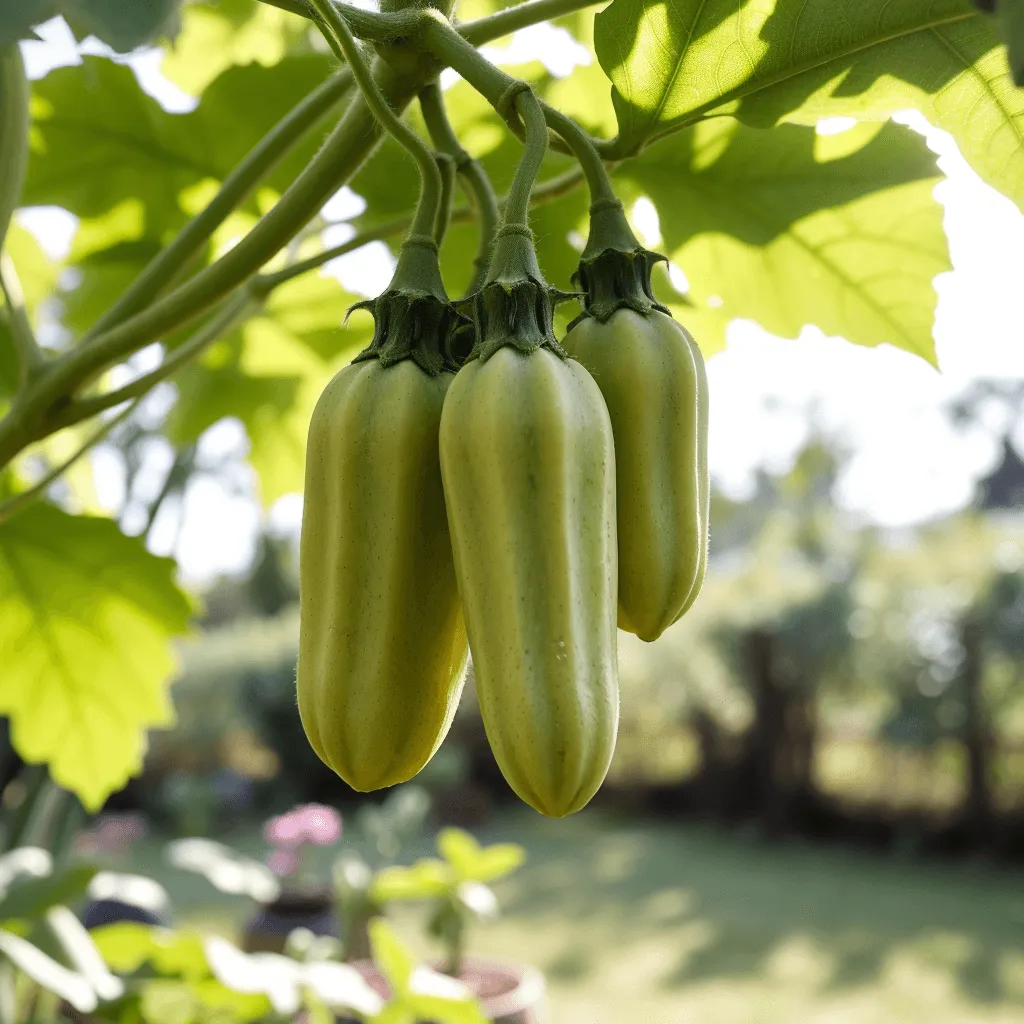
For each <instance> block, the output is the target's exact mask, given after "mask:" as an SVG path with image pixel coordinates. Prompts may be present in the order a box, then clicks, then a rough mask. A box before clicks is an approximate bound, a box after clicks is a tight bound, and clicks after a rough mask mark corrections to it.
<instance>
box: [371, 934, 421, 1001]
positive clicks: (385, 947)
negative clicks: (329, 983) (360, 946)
mask: <svg viewBox="0 0 1024 1024" xmlns="http://www.w3.org/2000/svg"><path fill="white" fill-rule="evenodd" d="M369 930H370V946H371V948H372V949H373V962H374V963H375V964H376V965H377V966H378V967H379V968H380V970H381V973H382V974H383V975H384V977H385V978H387V980H388V984H389V985H390V986H391V990H392V991H393V992H394V993H395V994H396V995H398V996H399V997H401V996H403V995H404V994H405V992H406V991H407V990H408V987H409V981H410V979H411V978H412V973H413V971H414V970H415V968H416V961H415V960H413V957H412V954H411V953H410V952H409V950H407V949H406V948H405V945H404V944H403V943H402V941H401V939H399V937H398V934H397V933H396V932H395V930H394V928H392V927H391V925H390V924H388V922H387V921H385V920H384V918H382V917H375V918H374V919H373V920H372V921H371V922H370V924H369Z"/></svg>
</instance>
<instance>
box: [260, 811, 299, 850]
mask: <svg viewBox="0 0 1024 1024" xmlns="http://www.w3.org/2000/svg"><path fill="white" fill-rule="evenodd" d="M303 832H304V829H303V823H302V818H301V816H300V815H299V813H298V812H297V811H289V812H288V813H287V814H281V815H279V816H278V817H276V818H271V819H270V820H269V821H268V822H267V823H266V825H265V826H264V827H263V837H264V839H266V841H267V842H268V843H270V845H271V846H300V845H301V844H302V843H304V842H305V841H306V837H305V835H304V834H303Z"/></svg>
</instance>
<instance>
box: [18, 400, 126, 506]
mask: <svg viewBox="0 0 1024 1024" xmlns="http://www.w3.org/2000/svg"><path fill="white" fill-rule="evenodd" d="M141 401H142V399H141V398H137V399H136V400H135V401H134V402H133V403H132V404H131V405H129V406H128V408H126V409H124V410H123V411H122V412H119V413H118V414H117V415H116V416H113V417H111V418H110V419H109V420H106V421H105V422H103V423H101V424H100V426H99V427H98V428H97V429H96V430H94V431H93V432H92V433H91V434H90V435H89V436H88V437H87V438H86V439H85V440H84V441H83V442H82V444H81V445H79V447H78V448H76V449H75V451H74V453H73V454H72V455H70V456H69V457H68V458H66V459H65V460H64V461H63V462H61V463H59V464H58V465H56V466H54V467H53V469H51V470H50V472H49V473H47V474H46V476H44V477H43V478H42V479H41V480H39V481H38V482H37V483H35V484H33V485H32V486H31V487H30V488H29V489H28V490H27V491H21V492H20V493H19V494H16V495H15V496H14V497H13V498H9V499H8V500H7V501H5V502H3V504H0V525H3V524H4V523H6V522H7V520H8V519H10V518H11V517H12V516H14V515H16V514H17V513H18V512H20V511H21V510H22V509H23V508H25V507H26V506H27V505H31V504H32V502H34V501H35V500H36V499H38V498H41V497H43V495H44V494H46V491H47V489H48V488H49V486H50V484H52V483H53V482H54V481H55V480H57V479H58V478H60V477H62V476H63V475H64V474H65V473H66V472H67V471H68V470H69V469H70V468H71V467H72V466H73V465H74V464H75V463H76V462H77V461H78V460H79V459H80V458H81V457H82V456H83V455H85V453H86V452H88V451H89V450H90V449H91V448H94V447H95V446H96V445H97V444H99V443H100V441H102V440H103V438H105V437H106V436H107V434H109V433H110V432H111V431H112V430H113V429H114V427H116V426H117V425H118V424H119V423H123V422H124V421H125V420H126V419H127V418H128V417H129V416H130V415H131V414H132V413H133V412H134V411H135V409H136V407H137V406H138V404H139V402H141Z"/></svg>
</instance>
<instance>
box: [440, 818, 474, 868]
mask: <svg viewBox="0 0 1024 1024" xmlns="http://www.w3.org/2000/svg"><path fill="white" fill-rule="evenodd" d="M437 848H438V850H439V851H440V853H441V856H442V857H444V859H445V860H446V861H448V863H449V864H451V866H452V868H453V869H454V871H455V873H456V874H457V875H458V876H459V878H474V877H475V876H474V874H473V870H474V869H475V867H476V865H477V863H478V861H479V859H480V855H481V853H482V852H483V850H482V849H481V846H480V844H479V843H478V842H477V841H476V839H475V838H474V837H473V836H471V835H470V834H469V833H468V832H466V831H464V830H463V829H461V828H443V829H441V831H440V832H439V833H438V835H437Z"/></svg>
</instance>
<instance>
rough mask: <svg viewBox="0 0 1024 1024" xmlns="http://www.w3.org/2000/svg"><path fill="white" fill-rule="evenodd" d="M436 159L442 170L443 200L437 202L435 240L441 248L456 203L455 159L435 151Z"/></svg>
mask: <svg viewBox="0 0 1024 1024" xmlns="http://www.w3.org/2000/svg"><path fill="white" fill-rule="evenodd" d="M434 159H435V160H436V161H437V166H438V169H439V170H440V171H441V201H440V202H439V203H438V204H437V220H436V221H435V222H434V241H435V242H437V247H438V248H439V249H440V248H441V244H442V243H443V242H444V236H445V235H446V234H447V233H448V224H449V222H450V221H451V219H452V209H453V206H454V203H455V161H454V160H453V159H452V158H451V156H450V155H449V154H448V153H435V154H434Z"/></svg>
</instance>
